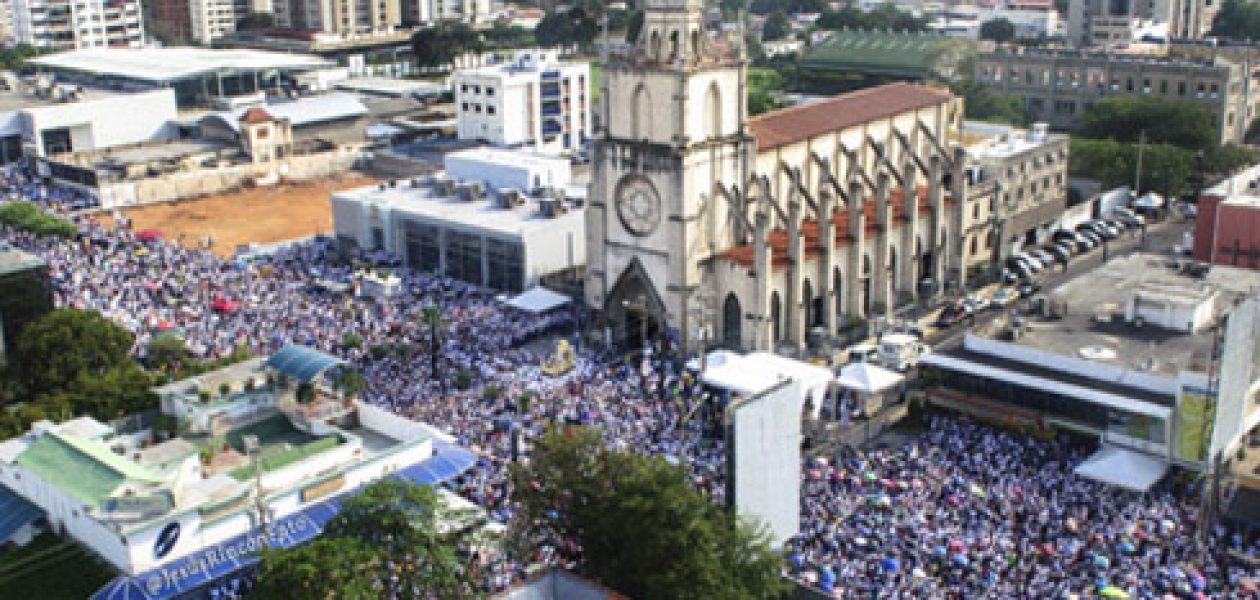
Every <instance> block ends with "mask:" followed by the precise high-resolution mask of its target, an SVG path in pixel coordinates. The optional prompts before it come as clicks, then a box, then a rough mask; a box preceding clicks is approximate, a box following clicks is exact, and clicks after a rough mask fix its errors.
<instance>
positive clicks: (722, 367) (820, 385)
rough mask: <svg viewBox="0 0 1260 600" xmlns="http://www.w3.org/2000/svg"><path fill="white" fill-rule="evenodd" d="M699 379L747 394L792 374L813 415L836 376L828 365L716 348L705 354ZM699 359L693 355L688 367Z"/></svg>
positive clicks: (696, 366)
mask: <svg viewBox="0 0 1260 600" xmlns="http://www.w3.org/2000/svg"><path fill="white" fill-rule="evenodd" d="M705 363H706V364H705V365H704V370H703V373H701V374H700V380H701V381H702V382H703V383H704V384H705V385H708V386H710V387H714V388H717V389H721V390H726V391H729V392H731V393H732V394H739V395H743V396H748V395H752V394H757V393H760V392H763V391H765V390H768V389H770V388H771V387H773V386H774V385H775V384H776V383H778V382H779V381H781V380H783V379H785V378H790V379H795V380H798V381H800V382H801V390H802V392H801V403H800V408H801V409H802V410H804V408H805V406H806V404H807V403H808V404H809V405H810V406H812V414H811V415H810V416H811V417H812V418H815V419H816V418H818V415H819V411H820V410H821V407H822V405H823V402H824V401H825V400H826V399H827V395H828V394H829V393H830V391H831V386H832V383H833V381H834V379H835V376H834V375H833V374H832V373H831V370H829V369H827V368H826V367H820V366H818V365H813V364H810V363H807V362H804V361H799V360H795V359H791V358H786V357H783V356H779V355H777V354H771V353H768V352H755V353H752V354H738V353H735V352H731V351H729V350H714V351H712V352H710V353H709V354H707V355H706V356H705ZM700 367H701V365H700V361H699V360H698V359H692V360H691V361H689V362H688V363H687V368H689V369H691V370H692V371H700V370H701V368H700Z"/></svg>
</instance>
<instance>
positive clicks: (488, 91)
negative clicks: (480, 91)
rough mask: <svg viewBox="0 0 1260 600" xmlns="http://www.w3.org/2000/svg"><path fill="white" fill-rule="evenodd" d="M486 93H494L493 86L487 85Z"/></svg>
mask: <svg viewBox="0 0 1260 600" xmlns="http://www.w3.org/2000/svg"><path fill="white" fill-rule="evenodd" d="M486 95H487V96H493V95H494V88H492V87H489V86H487V87H486Z"/></svg>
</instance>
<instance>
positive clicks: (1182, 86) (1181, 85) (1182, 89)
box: [1177, 81, 1186, 96]
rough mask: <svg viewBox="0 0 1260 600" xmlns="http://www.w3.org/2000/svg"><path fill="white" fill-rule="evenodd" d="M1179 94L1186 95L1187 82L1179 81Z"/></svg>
mask: <svg viewBox="0 0 1260 600" xmlns="http://www.w3.org/2000/svg"><path fill="white" fill-rule="evenodd" d="M1177 95H1178V96H1184V95H1186V82H1184V81H1178V82H1177Z"/></svg>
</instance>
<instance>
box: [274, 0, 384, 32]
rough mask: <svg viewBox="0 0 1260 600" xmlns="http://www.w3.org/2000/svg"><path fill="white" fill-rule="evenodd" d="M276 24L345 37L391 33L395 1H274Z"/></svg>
mask: <svg viewBox="0 0 1260 600" xmlns="http://www.w3.org/2000/svg"><path fill="white" fill-rule="evenodd" d="M274 8H275V17H276V26H277V27H280V28H283V29H296V30H300V31H310V32H316V33H329V34H337V35H342V36H347V37H352V36H363V35H379V34H384V33H393V32H394V30H395V28H397V27H398V26H399V25H400V24H401V22H402V9H401V4H400V2H399V0H276V1H275V5H274Z"/></svg>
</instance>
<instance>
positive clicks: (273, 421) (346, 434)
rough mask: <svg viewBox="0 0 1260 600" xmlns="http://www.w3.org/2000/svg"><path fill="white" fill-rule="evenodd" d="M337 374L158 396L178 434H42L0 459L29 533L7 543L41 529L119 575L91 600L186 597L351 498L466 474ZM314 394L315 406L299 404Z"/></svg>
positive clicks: (303, 359) (284, 352)
mask: <svg viewBox="0 0 1260 600" xmlns="http://www.w3.org/2000/svg"><path fill="white" fill-rule="evenodd" d="M343 368H344V366H343V361H341V360H339V359H336V358H333V357H331V356H328V355H325V354H322V353H320V352H317V351H315V350H311V349H309V348H304V347H297V346H289V347H286V348H284V349H281V350H280V351H279V352H277V353H275V354H273V355H272V356H270V357H268V358H267V359H266V361H264V360H263V359H261V358H260V359H252V360H250V361H246V362H244V363H238V364H236V365H232V366H228V367H225V368H223V369H220V370H218V371H213V372H210V373H206V374H203V375H200V376H198V377H196V378H193V379H189V380H184V381H179V382H175V383H172V384H169V385H166V386H162V387H159V388H156V389H155V390H154V391H155V393H156V394H157V395H158V397H159V398H160V400H161V412H162V414H163V415H166V416H167V417H168V418H170V419H171V420H173V421H175V422H176V423H177V424H178V425H177V426H176V427H173V428H169V429H168V428H158V427H154V428H147V427H135V426H129V425H117V426H115V425H110V424H106V423H101V422H98V421H96V420H94V419H92V418H89V417H81V418H77V419H73V420H70V421H66V422H63V423H59V424H54V423H51V422H48V421H40V422H38V423H35V424H34V425H32V427H31V430H30V431H29V432H27V433H25V434H23V435H21V436H18V437H15V438H12V439H9V440H6V441H4V442H3V443H0V494H3V495H4V499H5V500H7V501H9V502H8V503H6V504H5V506H6V511H7V512H6V517H9V516H19V517H20V518H17V519H11V518H6V519H5V521H4V524H5V530H3V531H0V539H3V540H9V539H12V537H13V536H14V535H15V534H16V535H19V536H23V537H25V536H28V535H29V534H30V528H31V527H46V528H48V529H51V530H53V531H56V532H58V533H59V534H61V535H64V536H66V537H69V538H72V539H74V540H76V541H77V542H79V543H81V544H83V545H84V546H85V547H86V548H88V549H89V550H91V551H92V552H93V553H94V554H96V555H97V556H99V557H101V558H102V559H103V560H105V561H106V562H107V563H108V564H109V565H111V566H112V567H114V568H115V569H117V570H118V571H119V572H120V574H121V577H118V578H116V579H114V580H112V581H111V582H110V583H108V584H107V585H106V586H105V587H104V588H102V589H101V590H100V591H98V592H97V593H96V594H95V595H94V596H93V598H102V599H103V598H150V599H153V600H158V599H166V598H172V597H186V596H187V595H190V594H198V593H199V592H198V590H199V588H201V587H202V586H205V585H210V584H212V583H213V582H214V581H215V580H216V579H218V578H219V577H222V576H226V575H228V574H230V573H233V572H236V571H238V570H240V569H244V568H248V567H249V566H250V565H251V564H252V563H253V562H254V561H256V560H257V558H256V556H254V551H256V550H257V549H258V548H259V547H261V546H262V545H264V544H265V545H267V546H273V547H276V546H279V547H288V546H293V545H297V544H301V543H304V542H306V541H308V540H311V539H313V538H314V537H316V536H318V535H319V533H320V531H321V526H322V525H323V524H324V523H325V522H327V520H328V519H330V518H331V517H332V516H333V515H335V514H336V513H337V511H338V510H340V504H339V502H338V500H339V498H338V497H339V496H341V495H342V494H344V493H346V492H348V491H351V490H354V489H356V488H358V487H359V486H362V485H366V484H369V483H371V482H373V481H376V480H379V479H381V478H383V477H387V476H393V477H401V478H404V479H408V480H411V481H414V482H417V483H424V484H434V483H439V482H441V481H443V480H445V479H447V478H449V477H452V476H454V475H456V474H458V473H460V472H462V471H463V470H465V469H467V468H468V467H470V466H472V464H473V462H474V461H475V458H474V457H473V455H472V453H470V452H468V451H466V450H464V449H462V448H459V447H457V446H455V445H453V444H452V439H451V438H450V437H449V436H447V435H445V434H443V433H441V432H439V431H438V430H436V429H434V428H432V427H429V426H428V425H425V424H423V423H419V422H416V421H411V420H408V419H406V418H402V417H399V416H396V415H393V414H391V413H389V412H388V411H385V410H382V409H380V408H377V407H374V406H370V405H367V404H363V403H361V402H359V401H358V400H357V399H356V398H354V397H350V396H347V395H345V394H343V393H342V392H339V391H337V390H336V389H335V388H334V385H333V383H332V382H333V381H334V379H333V378H332V376H331V375H330V374H331V373H335V372H336V371H337V370H339V369H343ZM308 383H309V384H311V385H313V386H314V387H315V391H316V394H315V398H314V400H313V401H312V402H309V403H304V404H303V403H299V402H297V400H296V395H297V393H296V390H297V388H298V387H299V386H300V385H301V384H308ZM222 389H226V390H227V392H226V393H223V392H221V391H220V390H222ZM139 422H140V419H125V420H124V421H122V423H126V424H135V423H139ZM14 507H17V509H20V512H19V511H18V510H13V509H14ZM264 525H265V526H264ZM23 530H25V531H23Z"/></svg>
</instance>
